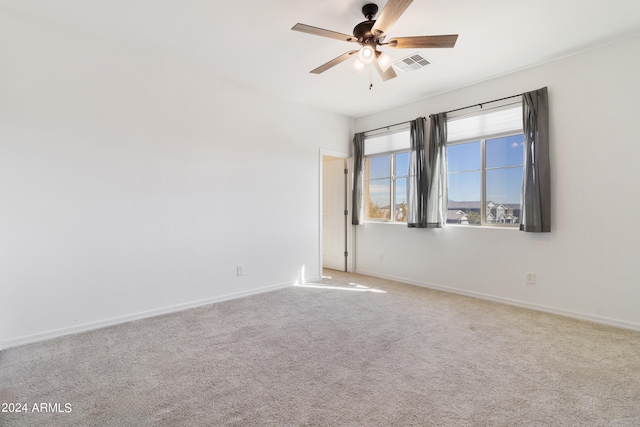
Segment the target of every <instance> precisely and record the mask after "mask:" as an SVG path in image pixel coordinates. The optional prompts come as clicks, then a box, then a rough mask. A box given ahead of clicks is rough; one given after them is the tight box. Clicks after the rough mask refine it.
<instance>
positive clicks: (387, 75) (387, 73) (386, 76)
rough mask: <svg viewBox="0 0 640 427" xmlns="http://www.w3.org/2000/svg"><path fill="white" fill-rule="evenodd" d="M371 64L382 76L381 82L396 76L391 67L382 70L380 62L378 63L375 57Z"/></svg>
mask: <svg viewBox="0 0 640 427" xmlns="http://www.w3.org/2000/svg"><path fill="white" fill-rule="evenodd" d="M373 66H374V67H375V68H376V70H377V71H378V74H380V77H381V78H382V81H383V82H386V81H387V80H391V79H393V78H394V77H397V76H398V75H397V74H396V72H395V71H393V67H389V68H387V71H382V67H380V64H378V60H377V59H376V60H375V61H373Z"/></svg>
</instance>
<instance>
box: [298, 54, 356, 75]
mask: <svg viewBox="0 0 640 427" xmlns="http://www.w3.org/2000/svg"><path fill="white" fill-rule="evenodd" d="M354 53H358V51H357V50H350V51H349V52H347V53H343V54H342V55H340V56H338V57H337V58H334V59H332V60H331V61H329V62H327V63H326V64H322V65H321V66H319V67H318V68H316V69H314V70H311V71H309V72H310V73H313V74H321V73H324V72H325V71H327V70H328V69H329V68H331V67H335V66H336V65H338V64H339V63H341V62H344V61H346V60H347V59H349V57H350V56H351V55H353V54H354Z"/></svg>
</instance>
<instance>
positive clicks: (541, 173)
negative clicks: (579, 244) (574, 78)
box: [520, 87, 551, 233]
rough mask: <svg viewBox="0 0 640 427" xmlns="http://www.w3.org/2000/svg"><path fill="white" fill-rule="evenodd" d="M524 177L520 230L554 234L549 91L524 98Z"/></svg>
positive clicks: (539, 91) (543, 89) (530, 93)
mask: <svg viewBox="0 0 640 427" xmlns="http://www.w3.org/2000/svg"><path fill="white" fill-rule="evenodd" d="M522 102H523V109H522V120H523V129H524V148H525V155H524V156H525V159H524V174H523V178H522V212H521V217H522V220H521V222H520V230H521V231H528V232H538V233H540V232H549V231H551V178H550V166H549V101H548V95H547V88H546V87H544V88H542V89H538V90H535V91H532V92H527V93H525V94H523V95H522Z"/></svg>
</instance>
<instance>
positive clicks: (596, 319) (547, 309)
mask: <svg viewBox="0 0 640 427" xmlns="http://www.w3.org/2000/svg"><path fill="white" fill-rule="evenodd" d="M356 273H357V274H364V275H367V276H372V277H379V278H381V279H387V280H393V281H395V282H401V283H407V284H409V285H415V286H420V287H423V288H429V289H435V290H438V291H443V292H450V293H454V294H459V295H465V296H469V297H474V298H480V299H485V300H489V301H495V302H499V303H502V304H508V305H513V306H516V307H522V308H528V309H531V310H537V311H542V312H544V313H550V314H556V315H558V316H563V317H570V318H572V319H578V320H585V321H587V322H593V323H599V324H603V325H608V326H614V327H617V328H622V329H630V330H633V331H640V324H638V323H633V322H628V321H626V320H620V319H612V318H609V317H603V316H595V315H592V314H585V313H578V312H575V311H570V310H565V309H562V308H558V307H552V306H546V305H541V304H535V303H530V302H526V301H520V300H515V299H510V298H503V297H499V296H495V295H489V294H483V293H481V292H473V291H467V290H464V289H459V288H453V287H449V286H441V285H434V284H432V283H426V282H419V281H416V280H411V279H407V278H403V277H394V276H388V275H384V274H379V273H375V272H371V271H365V270H358V271H357V272H356Z"/></svg>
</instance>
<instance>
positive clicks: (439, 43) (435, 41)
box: [387, 34, 458, 49]
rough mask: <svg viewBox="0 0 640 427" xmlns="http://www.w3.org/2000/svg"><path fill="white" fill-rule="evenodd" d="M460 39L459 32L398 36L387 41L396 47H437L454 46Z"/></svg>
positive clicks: (389, 44)
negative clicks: (437, 34)
mask: <svg viewBox="0 0 640 427" xmlns="http://www.w3.org/2000/svg"><path fill="white" fill-rule="evenodd" d="M456 40H458V35H457V34H450V35H447V36H417V37H396V38H393V39H391V40H389V42H388V43H387V45H388V46H389V47H395V48H400V49H402V48H414V49H420V48H437V47H454V46H455V45H456Z"/></svg>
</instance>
